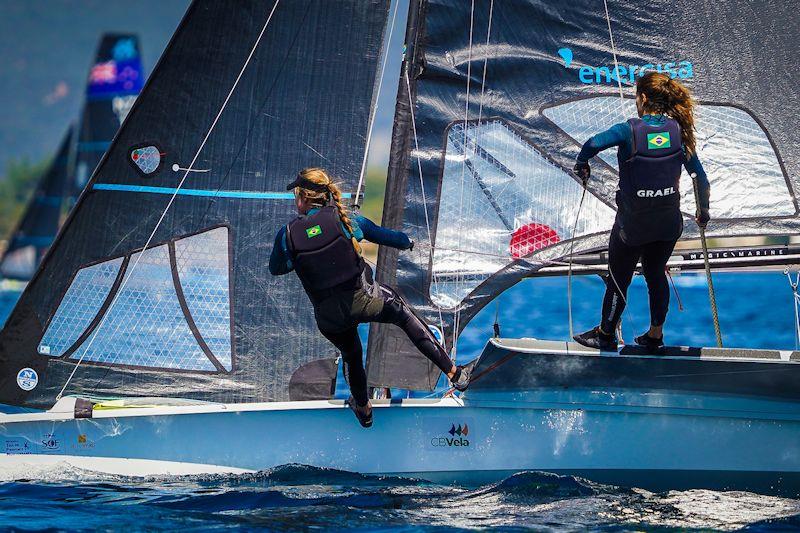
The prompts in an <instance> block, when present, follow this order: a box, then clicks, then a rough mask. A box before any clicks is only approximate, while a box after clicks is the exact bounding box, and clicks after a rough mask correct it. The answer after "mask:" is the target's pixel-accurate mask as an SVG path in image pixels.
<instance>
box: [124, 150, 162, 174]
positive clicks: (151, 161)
mask: <svg viewBox="0 0 800 533" xmlns="http://www.w3.org/2000/svg"><path fill="white" fill-rule="evenodd" d="M163 155H164V154H163V153H161V150H159V149H158V147H157V146H155V145H152V144H149V145H145V146H137V147H134V148H132V149H131V155H130V157H131V163H133V166H134V168H136V170H138V171H139V172H140V173H141V174H142V175H143V176H149V175H150V174H153V173H154V172H156V171H157V170H158V169H159V168H161V161H162V159H161V157H162V156H163Z"/></svg>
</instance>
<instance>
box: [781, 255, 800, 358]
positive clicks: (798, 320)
mask: <svg viewBox="0 0 800 533" xmlns="http://www.w3.org/2000/svg"><path fill="white" fill-rule="evenodd" d="M783 273H784V274H786V277H787V278H788V280H789V287H790V288H791V289H792V295H793V296H794V349H795V350H800V294H798V292H797V286H798V285H800V272H797V275H796V277H795V279H794V280H793V279H792V274H791V273H790V272H789V269H786V270H784V271H783Z"/></svg>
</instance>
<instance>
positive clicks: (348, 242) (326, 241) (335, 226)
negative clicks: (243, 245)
mask: <svg viewBox="0 0 800 533" xmlns="http://www.w3.org/2000/svg"><path fill="white" fill-rule="evenodd" d="M286 245H287V248H288V249H289V253H290V254H291V257H292V263H293V265H294V270H295V272H297V277H299V278H300V283H302V284H303V288H304V289H305V290H306V292H307V293H308V296H309V298H311V300H312V301H319V300H321V299H323V298H325V297H326V296H327V295H329V294H331V293H332V291H333V290H335V289H347V288H353V289H355V288H358V286H359V280H360V278H361V275H362V274H363V273H364V269H365V267H366V263H364V259H363V258H362V257H361V255H360V254H359V253H358V252H356V250H355V249H354V248H353V241H352V239H351V238H350V237H348V236H347V235H346V234H345V232H344V230H343V229H342V222H341V219H340V218H339V212H338V210H337V209H336V207H335V206H330V205H329V206H326V207H323V208H322V209H320V210H319V211H317V212H316V213H314V214H313V215H304V216H300V217H298V218H296V219H294V220H293V221H291V222H290V223H289V226H288V228H287V231H286Z"/></svg>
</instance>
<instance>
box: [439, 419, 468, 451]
mask: <svg viewBox="0 0 800 533" xmlns="http://www.w3.org/2000/svg"><path fill="white" fill-rule="evenodd" d="M447 433H448V434H449V435H450V436H449V437H444V436H442V437H434V438H432V439H431V446H435V447H437V448H453V447H459V448H466V447H468V446H469V440H468V439H467V435H469V426H467V424H464V425H461V424H459V425H458V426H456V425H455V424H451V425H450V430H449V431H448V432H447Z"/></svg>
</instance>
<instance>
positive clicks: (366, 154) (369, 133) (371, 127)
mask: <svg viewBox="0 0 800 533" xmlns="http://www.w3.org/2000/svg"><path fill="white" fill-rule="evenodd" d="M399 6H400V0H394V11H393V12H392V22H391V24H390V25H389V37H388V38H387V39H386V49H385V51H384V53H383V64H382V65H381V72H380V76H379V77H378V91H377V94H376V95H375V103H376V105H375V106H373V108H372V113H371V116H370V120H369V128H368V129H367V141H366V144H365V145H364V159H363V160H362V161H361V173H360V174H359V177H358V186H357V187H356V195H355V197H353V204H354V205H358V204H359V202H360V200H359V199H360V198H361V188H362V187H363V185H364V179H365V177H366V173H367V162H368V160H369V146H370V143H371V142H372V132H373V131H374V130H375V116H376V115H377V112H376V111H377V109H378V106H377V103H378V101H379V100H380V98H381V89H382V88H383V74H384V72H385V71H386V63H387V62H388V59H389V48H390V47H391V44H392V34H393V33H394V26H395V21H396V20H397V8H398V7H399Z"/></svg>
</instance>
